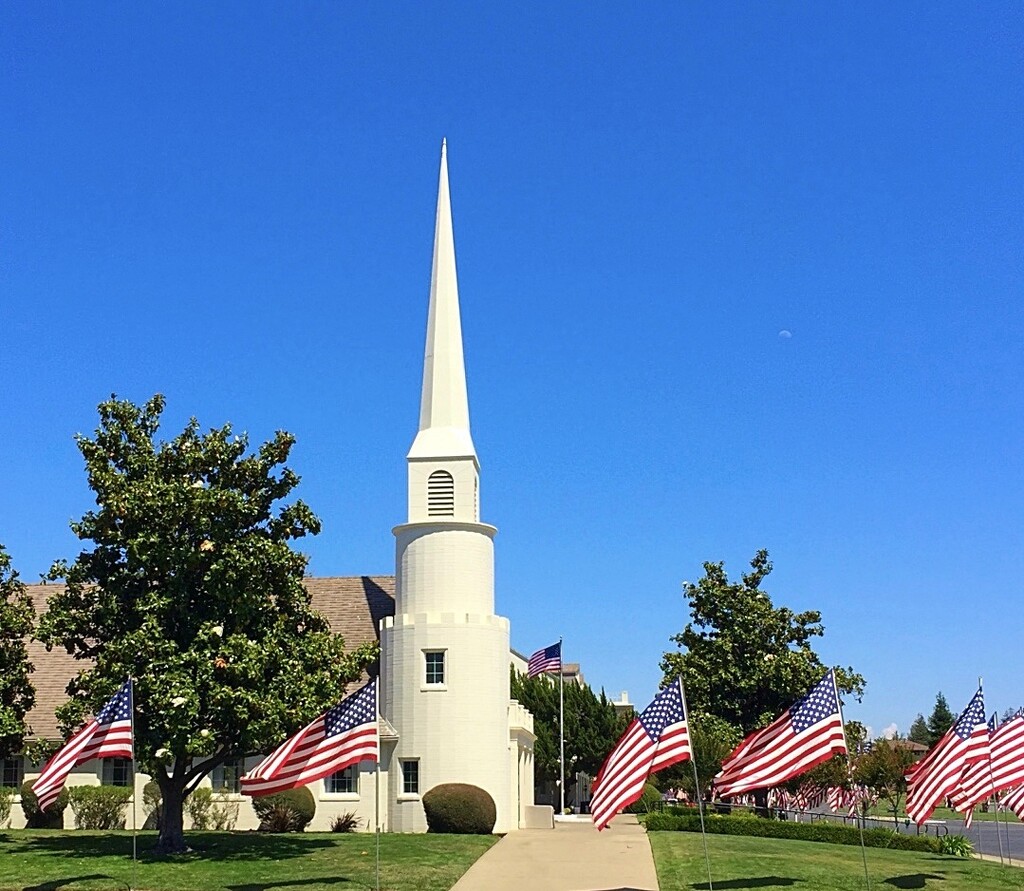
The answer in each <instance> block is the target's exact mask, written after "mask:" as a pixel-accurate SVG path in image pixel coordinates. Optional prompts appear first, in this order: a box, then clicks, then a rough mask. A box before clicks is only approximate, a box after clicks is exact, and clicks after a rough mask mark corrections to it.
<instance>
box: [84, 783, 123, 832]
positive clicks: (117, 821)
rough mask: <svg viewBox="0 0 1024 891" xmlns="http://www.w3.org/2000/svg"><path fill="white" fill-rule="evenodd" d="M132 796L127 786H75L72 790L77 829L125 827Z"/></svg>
mask: <svg viewBox="0 0 1024 891" xmlns="http://www.w3.org/2000/svg"><path fill="white" fill-rule="evenodd" d="M131 797H132V790H131V789H129V788H128V787H126V786H75V787H74V788H73V789H71V792H70V800H71V807H72V809H73V810H74V812H75V829H124V818H125V811H127V810H128V800H129V799H130V798H131Z"/></svg>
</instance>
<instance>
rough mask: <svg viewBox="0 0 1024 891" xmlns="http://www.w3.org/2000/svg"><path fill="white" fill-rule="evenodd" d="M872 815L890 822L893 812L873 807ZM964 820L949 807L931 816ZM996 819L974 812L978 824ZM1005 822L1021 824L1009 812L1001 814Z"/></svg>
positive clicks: (904, 816)
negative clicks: (981, 821)
mask: <svg viewBox="0 0 1024 891" xmlns="http://www.w3.org/2000/svg"><path fill="white" fill-rule="evenodd" d="M870 813H871V816H873V817H881V818H883V819H888V820H891V819H892V811H889V810H886V809H885V806H884V805H876V806H875V807H873V808H872V809H871V811H870ZM963 818H964V815H963V814H959V813H957V812H956V811H955V810H953V809H952V808H948V807H937V808H935V813H934V814H932V816H931V819H932V820H963ZM995 818H996V812H995V811H988V812H985V811H982V810H981V808H976V809H975V811H974V821H975V822H977V821H978V820H995ZM905 819H907V812H906V811H905V810H904V809H903V808H900V820H901V821H902V820H905ZM1004 820H1005V821H1006V822H1007V823H1019V822H1020V820H1018V819H1017V815H1016V814H1013V813H1010V812H1007V813H1005V814H1003V813H1000V814H999V822H1000V823H1002V822H1003V821H1004Z"/></svg>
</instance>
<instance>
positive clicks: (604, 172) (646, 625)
mask: <svg viewBox="0 0 1024 891" xmlns="http://www.w3.org/2000/svg"><path fill="white" fill-rule="evenodd" d="M898 6H899V8H896V9H893V8H890V7H891V4H857V5H854V4H845V5H837V4H813V3H807V4H795V3H794V4H789V3H787V4H782V3H765V4H745V5H744V4H704V5H698V4H668V3H666V4H636V5H630V4H610V3H597V4H595V3H560V4H532V3H531V4H518V5H516V6H514V7H512V6H503V5H499V4H469V3H465V4H463V3H448V4H444V5H443V6H442V5H439V4H420V3H410V4H403V5H393V4H392V5H380V4H358V5H357V4H340V3H339V4H331V3H324V4H315V3H301V4H290V5H284V4H259V3H249V2H247V3H238V4H228V3H218V4H188V3H175V4H127V3H125V4H121V5H112V4H107V5H101V4H74V5H68V4H46V3H36V2H33V3H8V4H6V5H5V6H4V7H3V9H2V10H0V115H2V117H3V120H4V122H5V126H4V131H5V136H4V138H3V140H0V189H2V191H0V227H2V228H0V408H2V417H3V421H4V433H3V435H0V468H2V469H3V475H4V484H3V485H2V486H0V541H2V542H3V543H5V544H6V545H7V547H8V550H9V551H10V553H11V555H12V557H13V559H14V561H15V564H16V566H17V567H18V568H19V569H20V571H21V573H22V575H23V576H24V577H25V578H27V579H30V580H31V579H33V578H34V577H36V576H37V575H38V573H40V572H42V571H44V570H45V569H46V568H47V567H48V565H49V563H50V562H51V561H52V560H53V559H55V558H57V557H60V556H73V555H74V553H76V552H77V543H76V541H75V540H74V539H73V537H72V536H71V534H70V532H69V530H68V528H67V524H68V521H69V520H70V519H71V518H73V517H77V516H80V515H81V514H82V513H83V512H84V511H85V510H87V509H88V508H89V506H90V504H91V499H90V494H89V491H88V489H87V487H86V485H85V477H84V473H83V470H82V464H81V459H80V456H79V455H78V453H77V451H76V449H75V447H74V444H73V440H72V437H73V435H74V434H75V433H76V432H79V431H82V432H89V431H91V430H93V429H94V427H95V424H96V414H95V406H96V404H97V403H98V402H99V401H100V400H102V399H103V398H105V397H106V396H108V395H109V394H110V393H112V392H116V393H117V394H119V395H121V396H124V397H129V398H132V399H134V400H137V401H142V400H144V399H146V398H147V397H148V396H150V395H152V394H153V393H155V392H162V393H164V394H165V395H166V396H167V399H168V409H167V412H166V415H165V432H166V433H167V435H168V436H170V435H173V434H174V433H175V432H177V431H178V430H179V429H180V428H181V426H182V425H183V424H184V423H185V422H186V420H187V419H188V417H189V416H190V415H195V416H197V417H198V418H199V420H200V421H201V423H202V424H203V425H204V426H213V425H219V424H221V423H224V422H225V421H231V422H233V423H234V425H235V426H236V428H237V429H239V430H247V431H248V432H249V433H250V435H251V437H252V438H253V440H254V441H256V440H262V439H264V438H267V437H268V436H270V435H271V434H272V432H273V431H274V430H275V429H278V428H283V429H287V430H290V431H292V432H293V433H295V434H296V436H297V437H298V445H297V447H296V450H295V453H294V465H295V466H296V468H297V469H298V470H299V472H300V473H301V474H302V475H303V482H302V485H301V487H300V491H301V495H302V497H303V498H304V499H305V500H306V501H307V502H308V503H309V504H310V505H311V506H312V507H313V508H314V509H315V510H316V511H317V512H318V513H319V514H320V516H321V517H322V519H323V521H324V531H323V533H322V534H321V535H320V536H319V537H318V538H317V539H314V540H310V541H308V542H307V550H308V552H309V554H310V555H311V570H312V572H313V573H315V574H321V575H326V574H357V573H381V574H383V573H390V572H391V571H392V570H393V560H394V556H393V551H394V543H393V537H392V535H391V533H390V529H391V527H392V526H393V525H395V524H397V523H399V522H401V521H402V520H403V519H404V516H405V504H404V498H405V486H404V474H405V467H404V455H405V452H406V450H407V449H408V447H409V445H410V443H411V442H412V438H413V435H414V433H415V427H416V421H417V414H418V396H419V384H420V370H421V361H422V349H423V336H424V328H425V320H426V305H427V295H428V284H429V270H430V250H431V239H432V225H433V213H434V200H435V197H436V183H437V162H438V153H439V147H440V141H441V137H442V136H447V138H448V143H449V159H450V169H451V179H452V198H453V208H454V217H455V228H456V248H457V253H458V262H459V274H460V289H461V296H462V310H463V329H464V335H465V339H466V357H467V365H468V374H469V386H470V400H471V410H472V416H473V434H474V439H475V441H476V444H477V448H478V451H479V453H480V456H481V460H482V463H483V480H482V508H483V511H482V512H483V518H484V519H485V520H487V521H489V522H493V523H494V524H496V525H497V526H498V527H499V529H500V533H499V536H498V539H497V596H498V609H499V612H500V613H502V614H503V615H507V616H509V617H510V618H511V620H512V629H513V644H514V645H515V646H516V647H517V648H519V649H521V650H524V651H529V650H531V649H534V648H536V647H539V646H542V645H545V644H548V643H550V642H551V641H552V640H553V639H555V638H557V637H558V636H559V635H564V637H565V641H566V657H567V658H568V659H572V660H579V661H580V662H582V663H583V667H584V671H585V673H586V676H587V678H588V680H590V681H591V682H592V683H593V684H595V685H596V686H601V685H603V686H605V687H606V688H607V689H608V690H609V692H613V693H614V692H617V691H619V690H622V689H628V690H629V692H630V696H631V698H632V699H633V700H634V701H636V702H640V703H643V702H644V701H645V700H647V699H648V698H649V697H650V696H652V695H653V693H654V691H655V689H656V685H657V682H658V680H659V677H660V675H659V672H658V668H657V665H658V660H659V658H660V655H661V653H662V651H663V650H665V649H666V648H667V647H668V645H669V641H668V638H669V636H670V635H671V634H673V633H674V632H676V631H678V630H680V629H681V628H682V626H683V624H684V622H685V619H686V615H685V610H684V604H683V602H682V599H681V592H680V582H681V581H682V580H683V579H690V580H696V579H697V578H698V577H699V576H700V574H701V572H702V570H701V564H702V562H703V561H705V560H714V561H717V560H724V561H726V565H727V569H728V570H729V571H730V572H731V573H733V574H735V575H739V574H740V573H741V572H742V570H743V569H744V568H745V566H746V562H747V561H748V560H749V559H750V557H751V556H752V555H753V553H754V552H755V551H756V549H757V548H759V547H766V548H768V549H769V551H770V552H771V555H772V558H773V560H774V562H775V566H776V570H775V572H774V573H773V574H772V576H771V577H770V579H769V583H768V584H767V585H766V587H767V589H768V590H769V592H770V593H771V594H772V595H773V597H774V598H775V600H776V602H777V603H781V604H786V605H788V606H791V607H793V608H795V609H807V608H817V609H820V610H821V611H822V612H823V614H824V622H825V626H826V629H827V631H826V636H825V638H824V639H823V640H822V641H821V643H820V652H821V654H822V656H823V658H824V659H825V660H826V661H828V662H832V663H840V664H844V665H845V664H852V665H854V666H855V667H856V668H857V669H859V670H860V671H862V672H863V673H864V674H865V675H866V676H867V679H868V694H867V696H866V698H865V700H864V703H863V705H861V706H854V707H851V708H849V709H848V716H849V717H857V718H859V719H861V720H864V721H865V722H866V723H868V724H870V725H871V726H872V727H874V728H875V730H876V731H880V730H881V729H882V728H883V727H885V726H887V725H889V724H891V723H896V724H897V725H898V726H899V727H900V729H901V730H903V731H905V730H906V729H907V727H908V726H909V723H910V721H911V720H912V719H913V717H914V715H915V714H916V713H917V712H918V711H924V712H926V713H927V711H928V710H929V709H930V707H931V705H932V704H933V702H934V697H935V694H936V692H937V691H939V690H942V691H943V692H944V693H945V694H946V696H947V698H948V699H949V702H950V705H951V707H953V708H954V709H958V708H960V707H962V705H964V704H965V703H966V701H967V699H968V698H969V697H970V695H971V693H972V692H973V690H974V687H975V683H976V680H977V676H978V675H984V676H985V679H986V690H987V692H988V698H989V702H990V704H991V705H993V706H995V707H998V708H999V709H1003V708H1006V707H1009V706H1011V705H1013V706H1017V705H1021V704H1024V689H1022V688H1021V682H1020V659H1019V656H1018V655H1017V653H1018V650H1019V646H1018V643H1017V637H1018V632H1019V629H1020V627H1021V623H1022V620H1024V606H1022V597H1021V595H1022V592H1021V578H1022V577H1024V557H1022V554H1024V547H1022V545H1024V533H1022V528H1024V525H1022V519H1024V508H1022V504H1024V499H1022V496H1024V483H1022V475H1021V459H1020V448H1021V442H1022V433H1024V429H1022V427H1024V425H1022V421H1021V418H1022V417H1024V389H1022V387H1021V384H1020V381H1021V377H1022V371H1024V367H1022V366H1024V313H1022V310H1021V308H1020V296H1021V290H1022V289H1021V284H1022V279H1024V265H1022V252H1021V247H1022V244H1024V212H1022V207H1024V202H1022V198H1024V189H1022V186H1024V158H1022V146H1024V123H1022V122H1024V107H1022V106H1024V101H1022V100H1024V87H1022V79H1021V67H1020V46H1021V40H1022V37H1024V23H1022V17H1021V12H1020V7H1019V5H1017V4H1011V3H1003V4H1000V3H986V4H981V5H978V6H976V7H974V8H968V7H964V6H963V5H962V4H943V3H938V4H899V5H898Z"/></svg>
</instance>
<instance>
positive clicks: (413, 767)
mask: <svg viewBox="0 0 1024 891" xmlns="http://www.w3.org/2000/svg"><path fill="white" fill-rule="evenodd" d="M402 794H403V795H419V794H420V762H419V761H403V762H402Z"/></svg>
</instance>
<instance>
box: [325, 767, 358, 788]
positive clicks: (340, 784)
mask: <svg viewBox="0 0 1024 891" xmlns="http://www.w3.org/2000/svg"><path fill="white" fill-rule="evenodd" d="M324 791H325V792H329V793H331V794H333V795H337V794H348V795H351V794H353V793H354V792H355V791H356V766H355V765H354V764H350V765H349V766H348V767H346V768H345V769H344V770H337V771H335V772H334V773H332V774H331V775H330V776H329V777H327V779H326V780H324Z"/></svg>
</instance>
